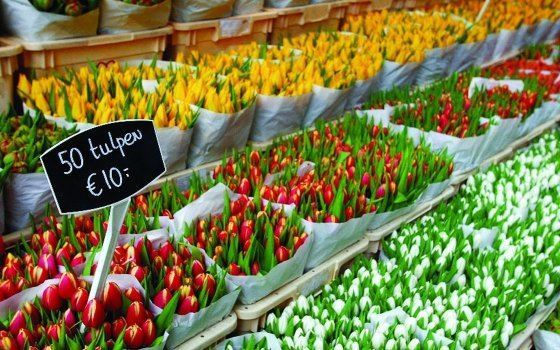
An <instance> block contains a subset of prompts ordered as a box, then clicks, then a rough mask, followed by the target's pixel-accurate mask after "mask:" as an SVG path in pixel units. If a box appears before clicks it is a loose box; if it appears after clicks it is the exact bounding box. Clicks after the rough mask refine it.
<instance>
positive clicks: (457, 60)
mask: <svg viewBox="0 0 560 350" xmlns="http://www.w3.org/2000/svg"><path fill="white" fill-rule="evenodd" d="M485 45H486V43H485V42H484V41H478V42H475V43H466V44H460V45H456V46H455V49H454V50H453V54H452V56H453V57H452V58H451V59H450V60H449V62H448V67H447V72H446V75H451V74H453V73H454V72H462V71H464V70H467V69H468V68H470V67H473V66H475V65H477V66H479V65H482V64H484V63H486V62H485V60H484V59H485V57H484V54H483V52H484V49H485Z"/></svg>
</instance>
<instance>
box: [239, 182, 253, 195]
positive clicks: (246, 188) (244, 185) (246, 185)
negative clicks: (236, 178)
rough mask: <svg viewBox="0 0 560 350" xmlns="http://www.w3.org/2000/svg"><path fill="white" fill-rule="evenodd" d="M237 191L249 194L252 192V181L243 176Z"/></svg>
mask: <svg viewBox="0 0 560 350" xmlns="http://www.w3.org/2000/svg"><path fill="white" fill-rule="evenodd" d="M237 193H239V194H244V195H249V194H250V193H251V183H250V182H249V180H247V179H246V178H242V179H241V181H240V182H239V186H237Z"/></svg>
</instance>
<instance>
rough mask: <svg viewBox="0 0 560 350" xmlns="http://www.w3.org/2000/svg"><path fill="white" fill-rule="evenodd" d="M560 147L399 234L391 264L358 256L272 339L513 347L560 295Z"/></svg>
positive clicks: (288, 313) (285, 318) (536, 152)
mask: <svg viewBox="0 0 560 350" xmlns="http://www.w3.org/2000/svg"><path fill="white" fill-rule="evenodd" d="M559 140H560V133H559V132H558V131H555V132H553V133H551V134H548V135H546V136H544V137H543V138H541V139H540V140H539V141H538V142H537V143H536V144H535V145H533V146H532V147H530V148H529V149H528V150H526V151H524V152H522V153H520V154H519V155H518V156H516V157H515V158H514V159H513V160H510V161H507V162H506V163H502V164H500V165H496V166H493V167H491V168H490V169H489V170H488V171H487V172H485V173H480V174H477V175H475V176H474V177H470V178H469V180H468V181H467V184H466V185H463V187H462V189H461V191H460V194H459V196H458V197H455V199H453V200H452V201H451V202H450V203H448V204H444V205H441V206H440V207H438V208H437V209H436V211H435V212H433V213H431V214H428V215H426V216H425V217H423V218H422V219H420V220H418V221H417V222H414V223H411V224H408V225H406V226H405V227H404V228H402V229H401V230H399V231H396V232H395V233H393V235H392V236H391V238H390V240H389V241H388V242H387V243H386V244H384V245H383V252H382V256H381V259H380V260H381V261H380V262H379V263H378V262H376V261H375V260H367V259H365V258H358V259H357V261H356V262H355V264H354V265H353V266H352V267H351V269H349V270H346V271H345V272H344V273H343V274H342V275H341V276H339V277H338V278H337V279H336V280H335V281H334V282H333V283H332V284H331V285H328V286H325V287H324V288H323V291H322V293H321V294H319V295H317V296H313V295H310V296H308V297H303V296H300V297H299V298H298V299H297V300H296V301H293V302H292V303H290V304H289V305H288V306H287V307H286V308H285V309H283V310H277V311H276V312H275V313H274V314H271V315H269V316H268V318H267V321H266V330H267V331H269V332H272V333H273V334H275V335H276V336H277V337H278V338H279V339H280V340H281V341H282V344H283V347H285V348H287V349H311V348H324V347H326V346H332V347H334V348H336V349H345V348H372V349H380V348H383V349H387V348H389V349H403V348H410V349H420V348H422V349H424V348H426V349H435V348H443V349H444V348H450V349H453V348H458V347H461V348H468V349H470V348H484V349H490V348H492V349H494V348H496V349H502V348H506V347H507V346H508V344H509V343H510V341H511V339H512V337H514V336H515V335H516V334H517V333H519V332H520V331H521V330H523V329H524V328H525V327H526V323H527V320H528V319H529V318H530V317H531V316H532V315H533V314H535V312H537V311H539V310H543V309H546V308H549V307H554V305H549V304H550V301H551V300H552V299H553V298H554V297H555V295H557V294H558V292H560V274H559V272H558V269H557V268H556V266H558V256H557V254H555V253H554V252H555V251H556V250H557V249H558V247H557V246H558V242H556V243H554V241H555V240H554V239H553V238H554V237H553V236H554V235H555V232H557V230H558V229H559V228H560V226H558V225H559V224H558V223H559V222H560V221H559V218H560V208H559V207H558V205H557V204H555V203H557V199H558V196H560V192H559V191H558V184H560V177H559V176H558V169H559V167H560V163H559V162H558V159H559V158H558V148H557V144H558V141H559ZM520 178H522V179H523V181H521V180H520ZM415 339H416V340H415Z"/></svg>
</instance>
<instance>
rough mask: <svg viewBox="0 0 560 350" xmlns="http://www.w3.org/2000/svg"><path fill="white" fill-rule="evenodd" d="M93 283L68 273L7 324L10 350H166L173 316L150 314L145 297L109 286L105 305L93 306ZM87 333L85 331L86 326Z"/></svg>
mask: <svg viewBox="0 0 560 350" xmlns="http://www.w3.org/2000/svg"><path fill="white" fill-rule="evenodd" d="M88 289H89V283H87V282H86V281H85V280H82V279H79V278H78V277H76V275H74V274H72V273H70V272H65V273H63V274H62V275H61V276H60V278H58V279H57V280H56V282H55V283H51V282H49V284H48V286H47V287H46V288H45V289H44V290H43V292H42V294H41V295H38V296H37V297H35V299H30V300H28V301H26V302H25V303H23V305H22V306H21V307H20V308H19V309H18V310H17V311H15V313H13V314H10V315H8V317H7V318H4V319H2V323H3V325H4V327H5V329H6V330H3V331H1V333H2V334H0V338H1V340H0V342H1V344H3V348H5V349H25V348H28V347H47V348H49V347H56V348H61V349H83V348H84V347H88V346H91V347H103V348H128V349H139V348H144V347H151V346H156V345H158V344H161V343H162V342H163V341H164V340H163V339H164V332H165V330H166V329H167V327H168V326H169V325H170V320H171V318H170V317H169V314H170V312H169V311H168V310H164V311H163V312H161V313H160V314H159V315H158V316H154V314H153V313H152V312H151V311H149V307H148V305H146V304H145V303H144V296H143V294H142V292H141V291H140V290H139V289H137V288H135V287H128V288H126V289H125V290H122V289H121V288H120V287H119V286H118V285H117V283H115V282H109V283H108V284H107V285H106V287H105V290H104V291H103V295H102V297H101V298H100V299H97V298H94V299H91V300H89V301H88V297H89V292H88ZM81 324H83V325H84V326H85V329H84V330H82V329H81V328H80V325H81Z"/></svg>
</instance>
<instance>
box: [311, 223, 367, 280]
mask: <svg viewBox="0 0 560 350" xmlns="http://www.w3.org/2000/svg"><path fill="white" fill-rule="evenodd" d="M371 220H372V217H371V216H368V215H364V216H362V217H359V218H354V219H351V220H348V221H346V222H342V223H317V222H311V221H307V220H304V219H301V222H302V223H303V227H304V228H305V232H307V233H309V234H311V235H312V236H313V242H312V246H311V250H310V253H309V258H308V259H307V263H306V264H305V270H306V271H308V270H311V269H312V268H314V267H316V266H318V265H320V264H322V263H323V262H325V261H326V260H328V259H329V258H330V257H332V256H333V255H335V254H336V253H338V252H340V251H342V250H343V249H344V248H346V247H348V246H349V245H351V244H353V243H355V242H356V241H358V240H359V239H360V238H362V237H363V236H364V235H365V232H366V229H367V228H368V227H369V225H370V222H371ZM306 244H307V242H306Z"/></svg>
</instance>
